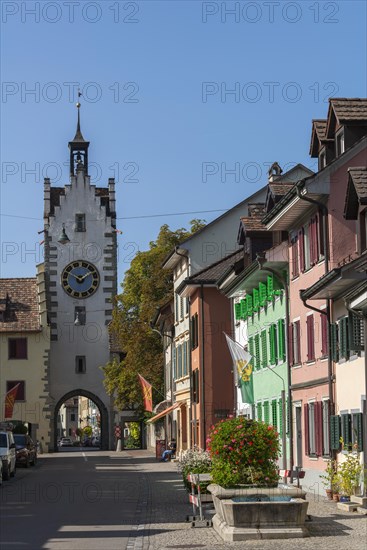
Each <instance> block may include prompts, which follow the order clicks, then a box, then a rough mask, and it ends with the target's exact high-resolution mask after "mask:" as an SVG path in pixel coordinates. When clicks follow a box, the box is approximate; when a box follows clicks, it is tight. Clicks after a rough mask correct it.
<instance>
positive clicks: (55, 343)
mask: <svg viewBox="0 0 367 550" xmlns="http://www.w3.org/2000/svg"><path fill="white" fill-rule="evenodd" d="M76 213H85V217H86V231H85V232H76V231H74V228H75V225H74V224H75V214H76ZM62 224H65V231H66V233H67V235H68V237H69V239H70V243H67V244H65V245H60V244H59V243H58V242H57V241H58V238H59V235H60V233H61V230H62ZM48 236H49V239H50V257H49V262H48V269H49V289H50V295H51V296H50V304H51V307H50V312H49V315H50V319H51V340H52V342H51V351H50V363H51V366H52V368H51V371H50V398H51V400H52V403H53V404H54V405H55V404H56V403H57V402H58V400H59V399H61V398H62V397H63V396H64V395H65V394H67V393H68V392H70V391H74V390H77V389H82V390H86V391H88V392H90V393H92V394H93V395H95V396H97V397H98V398H99V399H100V400H101V401H102V402H103V403H104V405H105V406H106V407H107V409H110V397H109V396H108V395H107V394H106V391H105V389H104V386H103V372H102V370H101V369H100V367H101V366H103V365H105V364H106V363H107V362H108V361H109V358H110V355H109V340H108V330H107V323H108V322H109V321H110V320H111V316H112V304H111V298H112V295H113V294H114V288H115V285H116V277H117V274H116V268H115V267H114V266H115V262H114V261H113V260H114V254H115V250H116V246H115V241H116V234H115V233H113V226H112V224H111V218H110V217H109V216H107V215H106V208H105V207H104V206H101V202H100V198H99V197H97V196H96V195H95V187H94V186H93V185H90V178H89V177H88V176H84V172H83V171H79V172H78V173H77V176H76V177H74V176H73V177H71V185H67V186H65V196H61V197H60V206H59V207H57V206H56V207H55V214H54V216H53V217H50V225H49V229H48ZM80 259H84V260H87V261H89V262H91V263H92V264H94V265H95V267H96V268H97V270H98V272H99V274H100V284H99V287H98V289H97V291H96V292H95V293H94V294H93V295H92V296H89V297H88V298H86V299H75V298H73V297H71V296H69V295H68V294H67V293H66V292H65V291H64V290H63V288H62V287H61V284H60V282H61V274H62V271H63V269H64V268H65V266H66V265H67V264H69V263H70V262H71V261H73V260H80ZM76 306H83V307H85V308H86V324H85V325H81V326H75V325H74V319H75V313H74V310H75V307H76ZM56 338H57V339H56ZM78 355H82V356H83V355H84V356H85V357H86V372H85V373H83V374H78V373H76V368H75V357H76V356H78Z"/></svg>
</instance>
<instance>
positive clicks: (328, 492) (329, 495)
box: [326, 489, 333, 500]
mask: <svg viewBox="0 0 367 550" xmlns="http://www.w3.org/2000/svg"><path fill="white" fill-rule="evenodd" d="M326 496H327V499H328V500H333V491H332V490H331V489H326Z"/></svg>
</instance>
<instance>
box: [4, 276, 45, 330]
mask: <svg viewBox="0 0 367 550" xmlns="http://www.w3.org/2000/svg"><path fill="white" fill-rule="evenodd" d="M0 304H1V312H2V316H1V319H0V332H34V331H38V330H41V325H40V315H39V304H38V291H37V279H36V278H24V279H0Z"/></svg>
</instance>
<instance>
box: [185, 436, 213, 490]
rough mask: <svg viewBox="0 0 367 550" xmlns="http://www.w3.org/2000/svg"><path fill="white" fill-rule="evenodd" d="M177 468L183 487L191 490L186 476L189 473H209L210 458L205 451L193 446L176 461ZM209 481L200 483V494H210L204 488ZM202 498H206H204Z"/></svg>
mask: <svg viewBox="0 0 367 550" xmlns="http://www.w3.org/2000/svg"><path fill="white" fill-rule="evenodd" d="M177 468H178V471H179V472H180V473H181V474H182V480H183V483H184V485H185V488H186V489H187V491H188V492H191V490H192V487H191V483H190V482H189V481H188V479H187V476H188V475H189V474H210V472H211V469H212V460H211V458H210V454H209V453H208V452H207V451H204V450H203V449H199V448H198V447H195V448H194V449H190V450H188V451H186V453H185V454H184V455H182V456H181V458H180V459H179V461H178V463H177ZM209 483H210V482H209V481H207V482H202V483H200V492H201V494H202V495H207V496H210V494H209V493H208V491H207V489H206V488H207V486H208V485H209ZM195 491H197V487H195ZM203 500H207V499H206V498H205V499H203Z"/></svg>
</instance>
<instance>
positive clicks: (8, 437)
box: [0, 432, 17, 480]
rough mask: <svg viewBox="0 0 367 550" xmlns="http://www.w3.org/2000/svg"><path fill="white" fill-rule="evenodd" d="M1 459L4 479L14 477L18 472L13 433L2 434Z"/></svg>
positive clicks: (0, 440)
mask: <svg viewBox="0 0 367 550" xmlns="http://www.w3.org/2000/svg"><path fill="white" fill-rule="evenodd" d="M0 457H1V462H2V478H3V479H5V480H7V479H9V477H14V476H15V472H16V469H17V467H16V464H15V461H16V456H15V442H14V437H13V433H12V432H0Z"/></svg>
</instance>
